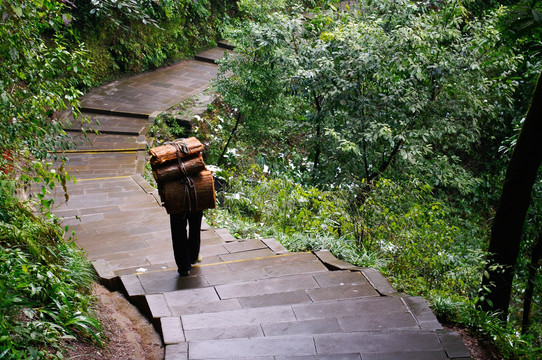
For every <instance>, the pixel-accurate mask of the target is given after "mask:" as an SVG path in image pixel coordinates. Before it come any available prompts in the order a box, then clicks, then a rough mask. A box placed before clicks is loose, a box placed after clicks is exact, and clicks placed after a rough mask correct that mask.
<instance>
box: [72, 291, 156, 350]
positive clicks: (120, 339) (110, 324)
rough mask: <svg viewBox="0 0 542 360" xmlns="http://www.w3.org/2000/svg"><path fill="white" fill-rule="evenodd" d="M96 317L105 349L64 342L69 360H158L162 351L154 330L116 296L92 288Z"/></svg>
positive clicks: (117, 294) (126, 302)
mask: <svg viewBox="0 0 542 360" xmlns="http://www.w3.org/2000/svg"><path fill="white" fill-rule="evenodd" d="M94 295H95V296H96V298H97V299H98V302H97V309H96V312H97V317H98V319H99V320H100V322H101V323H102V326H103V329H102V331H103V332H104V334H105V337H106V348H105V349H101V348H99V347H97V346H96V345H93V344H89V343H81V342H68V344H67V345H68V347H69V348H70V349H69V351H68V358H69V359H78V360H113V359H118V360H121V359H122V360H161V359H163V358H164V349H163V347H162V341H161V339H160V336H159V335H158V333H157V332H156V331H155V329H154V327H153V326H152V325H151V324H150V323H149V321H148V320H147V318H146V317H145V316H143V315H142V314H141V313H140V312H139V311H138V310H137V309H136V308H135V307H134V306H133V305H132V304H130V302H128V300H126V298H125V297H124V296H123V295H122V294H120V293H119V292H110V291H109V290H107V289H106V288H105V287H103V286H101V285H95V287H94Z"/></svg>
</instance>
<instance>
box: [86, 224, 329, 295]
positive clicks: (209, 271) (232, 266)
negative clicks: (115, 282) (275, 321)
mask: <svg viewBox="0 0 542 360" xmlns="http://www.w3.org/2000/svg"><path fill="white" fill-rule="evenodd" d="M207 236H209V238H208V239H206V237H207ZM208 241H213V242H216V241H218V240H217V239H216V237H215V236H214V235H213V234H212V232H209V235H207V234H206V232H205V231H203V232H202V244H203V245H202V249H201V254H202V256H203V261H202V263H200V264H197V265H195V266H193V268H192V270H191V276H188V277H184V278H179V276H178V274H177V272H176V268H174V267H173V268H171V269H169V271H160V272H150V271H149V272H144V273H139V274H135V275H133V276H135V277H137V279H135V280H133V279H125V278H123V279H122V281H129V282H130V284H132V283H133V282H134V281H135V282H137V283H138V284H139V285H137V287H136V288H134V289H135V290H133V291H131V290H127V292H128V294H129V295H141V294H143V293H146V294H155V293H161V292H172V291H176V290H181V289H187V288H190V287H196V284H197V287H216V288H215V290H214V291H215V292H217V294H218V292H219V291H220V292H224V294H226V295H227V294H228V291H230V292H231V291H237V290H236V289H235V286H237V287H239V288H244V289H245V291H246V292H251V293H253V294H256V295H262V294H261V293H259V287H260V286H268V287H269V290H268V291H272V290H273V289H278V290H276V291H275V292H280V291H283V289H286V288H287V286H296V287H303V286H304V285H303V284H297V285H289V284H288V281H290V282H291V281H301V280H308V281H309V284H314V283H315V281H316V280H313V279H311V278H310V277H303V278H301V280H300V279H298V278H299V276H300V275H302V274H310V275H309V276H312V275H315V274H319V273H323V272H327V269H326V268H325V267H324V266H323V265H322V264H321V263H320V262H319V261H318V260H317V259H316V258H315V257H314V256H313V255H312V254H310V253H305V254H303V253H301V254H289V255H281V256H271V257H267V258H262V259H250V260H240V261H233V262H215V263H211V262H210V261H211V260H212V259H215V257H214V256H211V258H209V257H208V256H207V254H208V253H206V251H205V250H206V249H209V248H210V247H211V246H213V249H222V250H221V251H225V252H227V249H226V248H224V247H223V246H222V245H220V244H216V245H211V246H209V245H205V243H206V242H208ZM87 246H88V245H87ZM215 246H216V247H215ZM218 246H220V247H218ZM284 257H288V258H289V260H290V261H291V262H292V263H293V264H285V259H284ZM210 259H211V260H210ZM245 262H246V263H249V264H251V265H252V266H253V265H254V264H255V263H256V264H260V266H259V267H252V268H251V269H247V270H243V269H239V266H242V264H241V263H245ZM294 263H295V264H294ZM282 278H286V280H281V279H282ZM317 279H323V276H322V277H317ZM226 284H231V286H233V288H232V289H228V287H227V285H226ZM281 284H282V286H281ZM132 287H133V285H127V289H131V288H132ZM138 291H139V292H138ZM268 294H269V293H268ZM268 294H267V295H268Z"/></svg>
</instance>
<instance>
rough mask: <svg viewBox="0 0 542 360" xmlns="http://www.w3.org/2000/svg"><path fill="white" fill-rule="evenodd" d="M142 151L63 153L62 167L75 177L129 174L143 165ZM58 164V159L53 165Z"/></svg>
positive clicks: (105, 176)
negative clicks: (64, 160)
mask: <svg viewBox="0 0 542 360" xmlns="http://www.w3.org/2000/svg"><path fill="white" fill-rule="evenodd" d="M139 153H142V151H135V150H130V151H122V152H79V153H68V154H65V157H66V158H67V160H66V162H65V164H64V168H65V169H66V170H67V171H68V173H69V174H70V175H71V176H74V177H75V178H76V179H78V180H79V179H93V178H113V177H122V176H130V175H132V174H134V173H135V172H137V170H138V169H140V168H141V167H142V166H144V154H139ZM59 165H60V160H57V161H56V162H55V166H59Z"/></svg>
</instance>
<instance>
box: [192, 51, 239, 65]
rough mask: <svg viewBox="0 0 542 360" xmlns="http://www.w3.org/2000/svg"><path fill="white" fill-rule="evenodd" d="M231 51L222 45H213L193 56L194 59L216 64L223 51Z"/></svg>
mask: <svg viewBox="0 0 542 360" xmlns="http://www.w3.org/2000/svg"><path fill="white" fill-rule="evenodd" d="M231 52H232V51H231V50H229V49H227V48H224V47H215V48H212V49H209V50H205V51H202V52H200V53H199V54H196V55H195V56H194V59H195V60H198V61H203V62H207V63H210V64H216V63H217V62H218V60H220V59H221V58H222V57H223V56H224V54H225V53H231Z"/></svg>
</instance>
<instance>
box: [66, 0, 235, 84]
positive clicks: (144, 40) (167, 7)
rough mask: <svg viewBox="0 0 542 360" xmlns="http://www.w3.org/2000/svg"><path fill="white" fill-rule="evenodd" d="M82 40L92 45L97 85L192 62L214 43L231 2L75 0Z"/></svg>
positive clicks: (204, 0)
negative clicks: (134, 74) (159, 68)
mask: <svg viewBox="0 0 542 360" xmlns="http://www.w3.org/2000/svg"><path fill="white" fill-rule="evenodd" d="M73 4H74V6H73V7H72V8H71V13H72V15H73V18H74V19H75V21H74V26H75V27H76V29H77V33H78V36H79V37H80V38H81V40H82V41H84V42H85V43H86V44H88V47H89V49H90V50H91V51H90V56H91V60H92V63H93V66H92V67H91V68H90V69H89V74H90V75H91V77H92V80H93V85H97V84H101V83H102V82H104V81H107V80H110V79H112V78H114V77H117V76H119V75H121V74H125V73H138V72H142V71H146V70H150V69H154V68H157V67H159V66H163V65H165V64H171V63H173V62H176V61H179V60H181V59H183V58H188V57H191V56H192V55H193V54H194V52H197V51H198V50H199V49H202V48H205V47H209V46H211V45H213V44H214V42H215V41H216V39H217V38H218V37H219V31H220V26H221V24H222V22H223V21H224V20H226V19H228V18H229V15H230V14H233V12H234V4H233V2H229V1H218V0H214V1H210V0H197V1H191V0H190V1H189V0H181V1H173V0H167V1H159V2H158V1H152V0H119V1H116V0H115V1H112V0H108V1H83V0H76V1H74V2H73Z"/></svg>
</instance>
